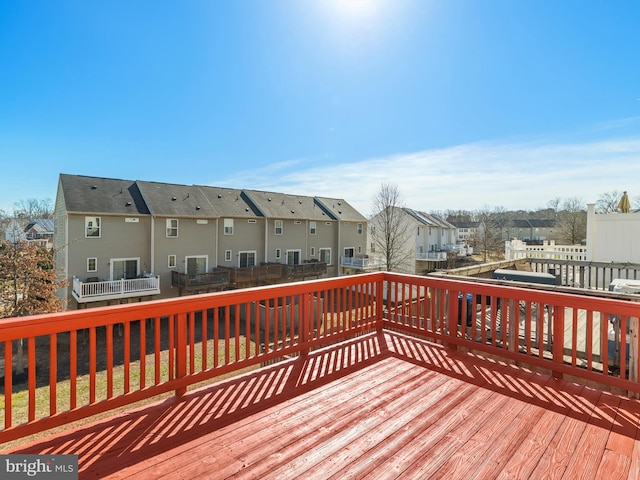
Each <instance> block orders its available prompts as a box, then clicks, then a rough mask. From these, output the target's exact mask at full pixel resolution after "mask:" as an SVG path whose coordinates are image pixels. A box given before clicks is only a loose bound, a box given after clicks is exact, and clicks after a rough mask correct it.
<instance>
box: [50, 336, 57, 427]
mask: <svg viewBox="0 0 640 480" xmlns="http://www.w3.org/2000/svg"><path fill="white" fill-rule="evenodd" d="M57 338H58V335H57V334H55V333H52V334H51V335H49V415H55V414H56V412H57V397H58V396H57V390H56V388H57V386H58V370H57V367H58V343H57V341H56V340H57Z"/></svg>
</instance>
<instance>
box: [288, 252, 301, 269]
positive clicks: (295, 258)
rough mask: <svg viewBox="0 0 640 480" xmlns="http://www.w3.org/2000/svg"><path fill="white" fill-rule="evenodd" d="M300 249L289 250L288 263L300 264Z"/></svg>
mask: <svg viewBox="0 0 640 480" xmlns="http://www.w3.org/2000/svg"><path fill="white" fill-rule="evenodd" d="M301 253H302V252H301V251H300V250H287V265H300V256H301Z"/></svg>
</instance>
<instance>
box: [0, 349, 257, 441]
mask: <svg viewBox="0 0 640 480" xmlns="http://www.w3.org/2000/svg"><path fill="white" fill-rule="evenodd" d="M213 342H214V341H213V340H209V341H208V342H207V357H208V358H207V366H208V367H209V368H210V367H211V366H212V365H213V351H214V348H213V347H214V345H213ZM249 345H250V349H251V352H250V355H251V354H253V353H255V344H254V343H253V342H250V343H249ZM237 353H238V354H239V358H244V357H245V353H246V342H245V338H244V337H241V341H240V350H239V351H238V352H237ZM194 357H195V361H194V367H195V371H199V369H201V368H202V361H203V358H202V344H201V343H196V344H195V349H194ZM224 357H225V341H224V340H219V341H218V364H224V362H225V358H224ZM230 358H232V359H233V358H236V349H235V345H234V342H231V344H230ZM257 368H259V365H255V366H253V367H249V368H245V369H242V370H238V371H235V372H233V373H230V374H227V375H221V376H219V377H216V378H213V379H211V380H208V381H206V382H202V383H199V384H194V385H192V386H190V387H189V388H190V389H195V388H198V387H201V386H204V385H207V384H211V383H214V382H216V381H218V380H221V379H223V378H227V377H231V376H234V375H238V374H240V373H243V372H246V371H249V370H253V369H257ZM129 375H130V390H131V391H135V390H137V389H138V386H139V385H140V364H139V362H137V361H135V362H131V363H130V373H129ZM156 375H157V376H158V378H159V379H160V381H164V380H168V379H169V352H168V350H163V351H162V352H161V354H160V369H159V371H158V372H156V370H155V357H154V354H153V353H152V354H148V355H147V356H146V369H145V384H146V385H147V386H150V385H153V384H154V383H156ZM96 377H97V378H96V400H98V401H99V400H103V399H106V398H107V372H106V371H105V370H102V371H99V372H98V373H97V375H96ZM76 385H77V386H76V389H77V401H76V402H77V405H78V406H80V405H87V404H88V403H89V375H82V376H78V377H77V380H76ZM69 392H70V381H69V380H62V381H58V382H57V387H56V406H57V411H58V412H63V411H66V410H68V409H69V396H70V393H69ZM122 393H124V366H123V365H117V366H114V368H113V395H114V396H117V395H120V394H122ZM173 395H175V393H174V392H167V393H165V394H162V395H157V396H155V397H152V398H149V399H146V400H143V401H140V402H137V403H135V404H131V405H127V406H125V407H122V408H119V409H115V410H111V411H109V412H105V413H102V414H100V415H96V416H93V417H89V418H86V419H83V420H79V421H77V422H74V423H71V424H67V425H63V426H61V427H58V428H55V429H51V430H48V431H46V432H42V433H40V434H37V435H31V436H28V437H24V438H21V439H19V440H15V441H12V442H8V443H6V444H3V445H2V446H0V449H2V450H5V449H8V448H12V447H15V446H18V445H22V444H25V443H28V442H30V441H33V440H35V439H37V438H41V437H46V436H48V435H51V434H52V433H56V432H62V431H66V430H71V429H73V428H76V427H78V426H81V425H84V424H86V423H89V422H92V421H95V420H98V419H102V418H106V417H110V416H112V415H114V414H116V413H119V412H124V411H127V410H131V409H134V408H136V407H139V406H141V405H145V404H149V403H152V402H157V401H158V400H161V399H164V398H168V397H171V396H173ZM28 400H29V398H28V390H26V389H22V390H19V391H14V393H13V397H12V402H13V403H12V407H13V408H12V423H13V424H14V425H19V424H22V423H26V422H27V418H28ZM4 405H5V396H4V395H3V396H2V397H1V398H0V424H2V425H4ZM48 415H49V386H44V387H39V388H37V389H36V418H42V417H46V416H48Z"/></svg>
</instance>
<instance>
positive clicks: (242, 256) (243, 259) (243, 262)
mask: <svg viewBox="0 0 640 480" xmlns="http://www.w3.org/2000/svg"><path fill="white" fill-rule="evenodd" d="M255 266H256V252H255V250H254V251H250V252H238V267H239V268H248V267H255Z"/></svg>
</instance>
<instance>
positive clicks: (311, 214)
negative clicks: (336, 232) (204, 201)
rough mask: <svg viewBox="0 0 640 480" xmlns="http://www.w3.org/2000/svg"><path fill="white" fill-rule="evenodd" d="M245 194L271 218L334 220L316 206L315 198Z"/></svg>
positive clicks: (250, 191) (260, 192) (252, 191)
mask: <svg viewBox="0 0 640 480" xmlns="http://www.w3.org/2000/svg"><path fill="white" fill-rule="evenodd" d="M244 193H245V194H246V195H247V197H248V198H249V199H251V201H252V202H253V203H254V204H255V205H256V207H257V208H258V209H260V211H261V212H262V213H263V214H264V215H265V216H267V217H269V218H279V219H287V218H291V219H306V220H323V219H324V220H326V219H332V220H333V218H332V217H331V215H330V214H329V213H328V212H326V211H324V210H323V209H322V208H321V206H319V205H317V204H316V202H315V201H314V198H313V197H306V196H302V195H288V194H286V193H277V192H265V191H261V190H244Z"/></svg>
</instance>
